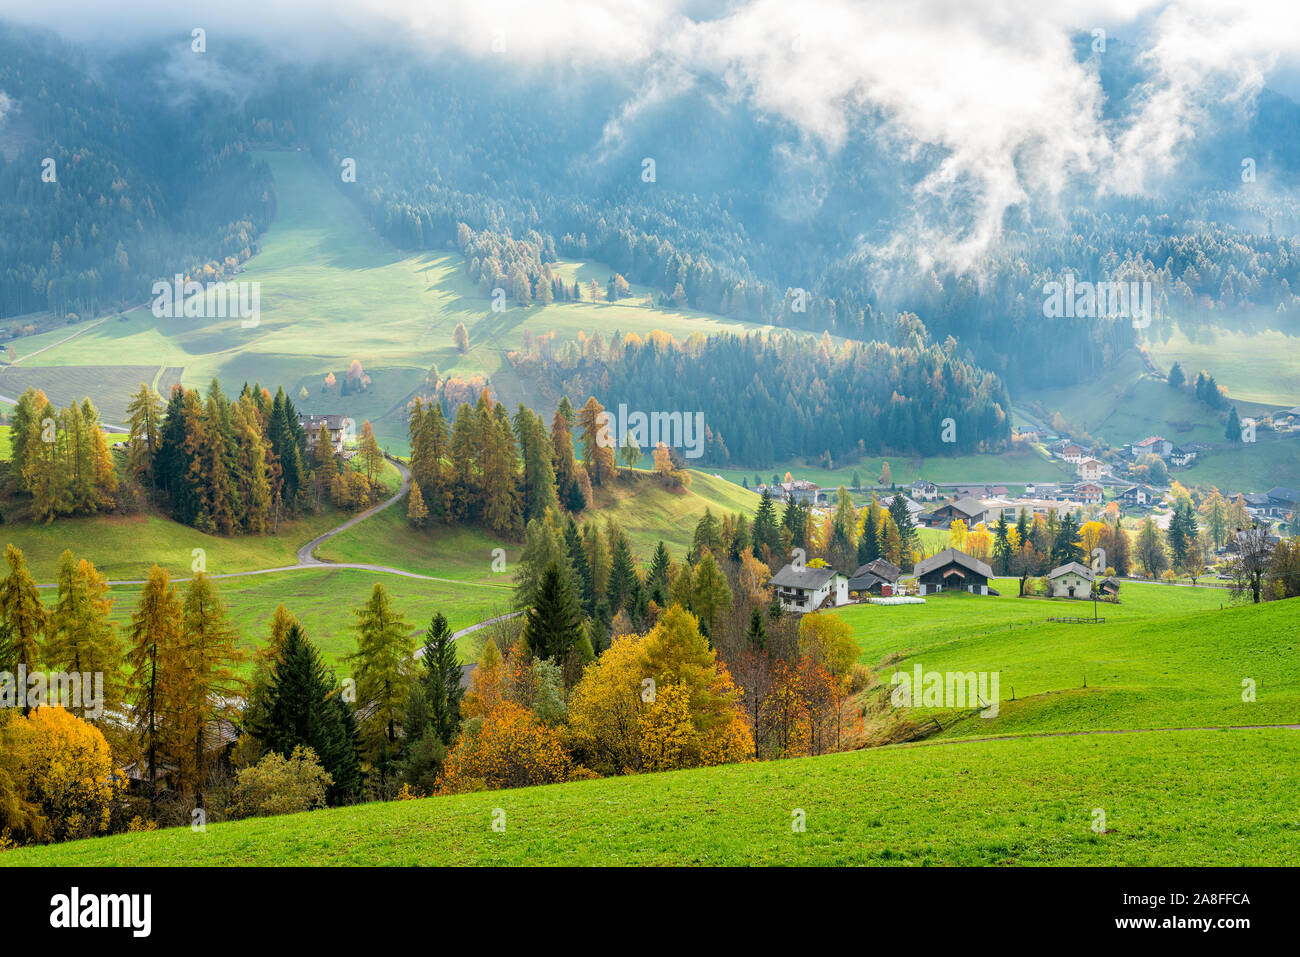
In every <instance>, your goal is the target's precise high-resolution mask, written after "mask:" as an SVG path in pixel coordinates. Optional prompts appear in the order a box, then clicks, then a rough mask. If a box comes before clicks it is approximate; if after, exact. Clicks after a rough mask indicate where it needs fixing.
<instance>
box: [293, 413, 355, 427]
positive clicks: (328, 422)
mask: <svg viewBox="0 0 1300 957" xmlns="http://www.w3.org/2000/svg"><path fill="white" fill-rule="evenodd" d="M322 422H324V423H325V428H327V429H342V428H346V427H347V424H348V417H347V416H346V415H336V414H334V413H329V414H327V415H321V414H318V413H315V412H313V413H311V414H310V415H308V414H304V413H302V412H299V413H298V424H299V425H302V426H312V427H314V428H317V429H319V428H320V426H321V423H322Z"/></svg>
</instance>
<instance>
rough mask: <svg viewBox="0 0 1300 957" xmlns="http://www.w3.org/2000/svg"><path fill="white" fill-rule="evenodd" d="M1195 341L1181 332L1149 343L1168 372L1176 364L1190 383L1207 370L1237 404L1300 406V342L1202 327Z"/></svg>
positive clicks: (1277, 333)
mask: <svg viewBox="0 0 1300 957" xmlns="http://www.w3.org/2000/svg"><path fill="white" fill-rule="evenodd" d="M1192 335H1193V336H1194V339H1192V338H1189V337H1188V335H1187V334H1186V333H1185V332H1184V331H1183V330H1182V329H1180V328H1178V327H1177V326H1175V327H1173V328H1172V329H1170V330H1169V331H1168V336H1167V338H1166V336H1165V335H1163V334H1162V335H1159V336H1156V337H1155V338H1154V339H1152V340H1151V341H1150V342H1149V343H1148V348H1150V350H1151V353H1152V355H1154V356H1155V357H1156V359H1157V361H1159V363H1160V365H1161V366H1162V367H1164V368H1166V369H1167V368H1169V367H1170V366H1171V365H1173V364H1174V363H1175V362H1178V363H1180V364H1181V365H1182V367H1183V371H1184V372H1186V373H1187V374H1188V375H1189V377H1191V378H1195V377H1196V373H1197V372H1199V371H1200V370H1201V369H1205V370H1206V371H1207V372H1209V373H1210V374H1211V375H1213V376H1214V378H1215V381H1217V382H1218V383H1219V384H1220V385H1223V386H1227V388H1228V394H1229V395H1230V396H1232V397H1233V398H1234V399H1242V400H1245V401H1247V402H1258V403H1261V404H1264V405H1283V406H1294V405H1300V337H1297V336H1295V335H1288V334H1287V333H1285V332H1283V331H1281V330H1278V329H1267V330H1261V331H1259V332H1243V331H1241V330H1238V329H1224V328H1222V327H1218V326H1201V327H1197V328H1196V329H1194V330H1193V331H1192Z"/></svg>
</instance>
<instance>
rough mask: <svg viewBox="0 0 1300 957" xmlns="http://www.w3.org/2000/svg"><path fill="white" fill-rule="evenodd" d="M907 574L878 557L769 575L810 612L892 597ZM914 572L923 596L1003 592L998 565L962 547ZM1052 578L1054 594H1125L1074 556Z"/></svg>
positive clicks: (781, 593)
mask: <svg viewBox="0 0 1300 957" xmlns="http://www.w3.org/2000/svg"><path fill="white" fill-rule="evenodd" d="M901 576H902V571H901V570H900V569H899V568H898V566H896V565H893V564H891V563H890V562H888V561H886V560H885V559H883V558H877V559H876V560H875V561H871V562H868V563H867V564H865V565H863V566H861V567H860V568H858V570H857V571H855V572H854V573H853V574H852V575H844V574H841V573H840V572H838V571H836V570H835V569H834V568H831V567H830V566H829V565H822V566H820V567H815V566H812V565H799V566H795V565H786V566H785V567H784V568H782V569H781V570H780V571H778V572H777V573H776V574H775V575H773V576H772V577H771V578H770V579H769V580H768V584H769V585H770V586H771V587H772V588H773V589H775V591H776V595H777V598H778V599H780V602H781V607H782V608H784V609H785V610H786V611H793V612H798V613H800V614H807V613H808V612H812V611H817V610H818V609H821V608H835V607H838V606H840V605H848V604H852V603H854V602H859V601H863V600H866V599H868V598H871V597H880V598H891V597H894V596H895V595H900V594H903V593H904V591H905V590H907V586H904V585H902V584H901V583H900V581H899V579H900V578H901ZM911 578H912V582H911V588H914V589H915V592H916V594H918V595H922V596H925V595H935V594H938V593H940V592H944V591H965V592H970V593H971V594H973V595H997V594H998V592H997V590H996V589H994V588H992V587H990V585H989V582H990V580H991V579H992V578H993V569H992V568H990V567H989V565H988V564H987V563H986V562H982V561H980V560H979V559H978V558H976V557H974V556H973V555H968V554H966V553H965V552H963V551H961V550H960V549H957V548H946V549H944V550H943V551H941V552H939V553H938V554H937V555H931V556H930V557H929V558H926V559H924V560H922V561H919V562H917V563H916V567H915V568H913V569H912V575H911ZM1047 581H1048V589H1049V593H1050V595H1051V596H1052V597H1053V598H1081V599H1083V598H1091V597H1092V595H1093V590H1094V586H1095V588H1096V591H1097V593H1098V594H1099V595H1101V596H1103V597H1108V598H1113V597H1115V596H1116V595H1118V594H1119V580H1118V579H1116V578H1113V577H1107V578H1103V579H1101V580H1100V581H1097V579H1096V575H1095V574H1094V573H1093V571H1092V569H1090V568H1088V567H1087V566H1086V565H1082V564H1080V563H1079V562H1068V563H1066V564H1064V565H1061V566H1060V567H1058V568H1054V569H1052V570H1051V571H1050V572H1048V573H1047Z"/></svg>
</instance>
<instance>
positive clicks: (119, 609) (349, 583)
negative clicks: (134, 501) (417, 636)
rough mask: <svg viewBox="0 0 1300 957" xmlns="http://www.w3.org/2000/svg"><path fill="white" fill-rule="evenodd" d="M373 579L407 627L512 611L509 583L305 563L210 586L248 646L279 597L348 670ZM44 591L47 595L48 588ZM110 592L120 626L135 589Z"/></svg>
mask: <svg viewBox="0 0 1300 957" xmlns="http://www.w3.org/2000/svg"><path fill="white" fill-rule="evenodd" d="M376 582H381V583H382V584H383V586H384V588H385V590H387V592H388V596H389V599H390V600H391V602H392V605H393V608H394V609H395V610H396V611H399V612H401V613H403V614H405V615H406V620H407V621H408V622H409V623H410V626H411V630H412V631H415V630H416V629H419V630H421V631H422V630H423V629H424V628H425V626H427V625H428V623H429V619H430V618H431V617H432V616H433V613H434V612H437V611H440V612H442V613H443V614H444V615H446V616H447V620H448V622H449V623H450V624H451V627H452V629H453V630H458V629H461V628H464V627H466V626H467V625H472V624H475V623H476V622H479V621H483V620H485V619H487V618H491V617H493V616H495V615H498V614H501V613H503V612H507V611H510V610H511V608H510V598H511V593H510V591H509V590H508V589H506V588H494V587H492V586H489V585H473V586H471V585H454V584H448V583H446V582H431V581H422V580H420V579H418V578H406V577H403V576H401V575H385V574H381V573H378V572H372V571H364V570H361V569H348V568H319V569H318V568H308V569H300V570H296V571H289V572H277V573H275V574H270V575H250V576H247V577H243V578H227V579H222V580H219V581H217V582H216V583H215V584H216V587H217V591H218V594H219V595H220V596H221V600H222V601H223V602H225V605H226V608H227V609H228V610H229V612H230V615H231V618H232V619H233V620H234V623H235V626H236V627H237V628H238V629H239V633H240V635H241V636H242V638H243V644H242V647H243V648H244V649H245V650H251V649H253V648H257V647H260V646H261V645H262V644H263V643H264V642H265V640H266V637H267V635H268V634H269V631H270V623H271V616H272V615H273V614H274V613H275V608H276V606H277V605H279V604H280V603H282V602H283V603H284V606H285V607H286V608H288V609H289V610H290V611H291V612H293V614H294V615H295V617H297V619H298V620H299V621H301V622H302V624H303V627H304V628H306V630H307V634H308V635H309V636H310V637H311V639H312V641H313V642H314V643H315V644H316V646H317V647H318V648H319V649H320V652H321V656H322V657H323V658H324V659H325V662H326V664H328V665H329V666H330V667H332V668H335V669H338V671H339V674H340V675H342V674H345V673H347V668H346V667H345V665H344V663H343V660H342V659H343V657H344V656H345V655H349V654H351V653H352V652H354V651H355V650H356V634H355V632H354V631H353V625H354V623H355V618H354V616H353V611H354V609H356V608H357V607H359V606H360V605H361V604H362V603H364V602H365V601H366V599H368V598H369V597H370V592H371V589H373V588H374V586H375V583H376ZM182 587H183V586H182ZM45 597H46V598H47V599H52V598H53V594H52V593H47V594H46V596H45ZM112 597H113V599H114V606H113V618H114V620H116V621H117V622H118V623H119V624H120V625H122V626H123V627H125V626H126V625H127V623H128V622H129V621H130V617H131V612H132V611H133V610H134V609H135V607H136V605H137V603H138V602H139V599H140V587H139V586H138V585H119V586H117V587H115V588H113V589H112ZM466 647H467V648H468V649H469V652H468V653H469V654H470V655H472V654H473V652H474V648H475V647H476V646H475V643H473V642H471V643H469V644H467V646H466Z"/></svg>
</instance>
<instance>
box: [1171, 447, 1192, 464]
mask: <svg viewBox="0 0 1300 957" xmlns="http://www.w3.org/2000/svg"><path fill="white" fill-rule="evenodd" d="M1194 461H1196V451H1195V450H1194V449H1182V448H1176V449H1174V450H1173V451H1172V452H1170V453H1169V464H1170V465H1177V466H1179V467H1180V468H1182V467H1184V466H1188V465H1191V464H1192V462H1194Z"/></svg>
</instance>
